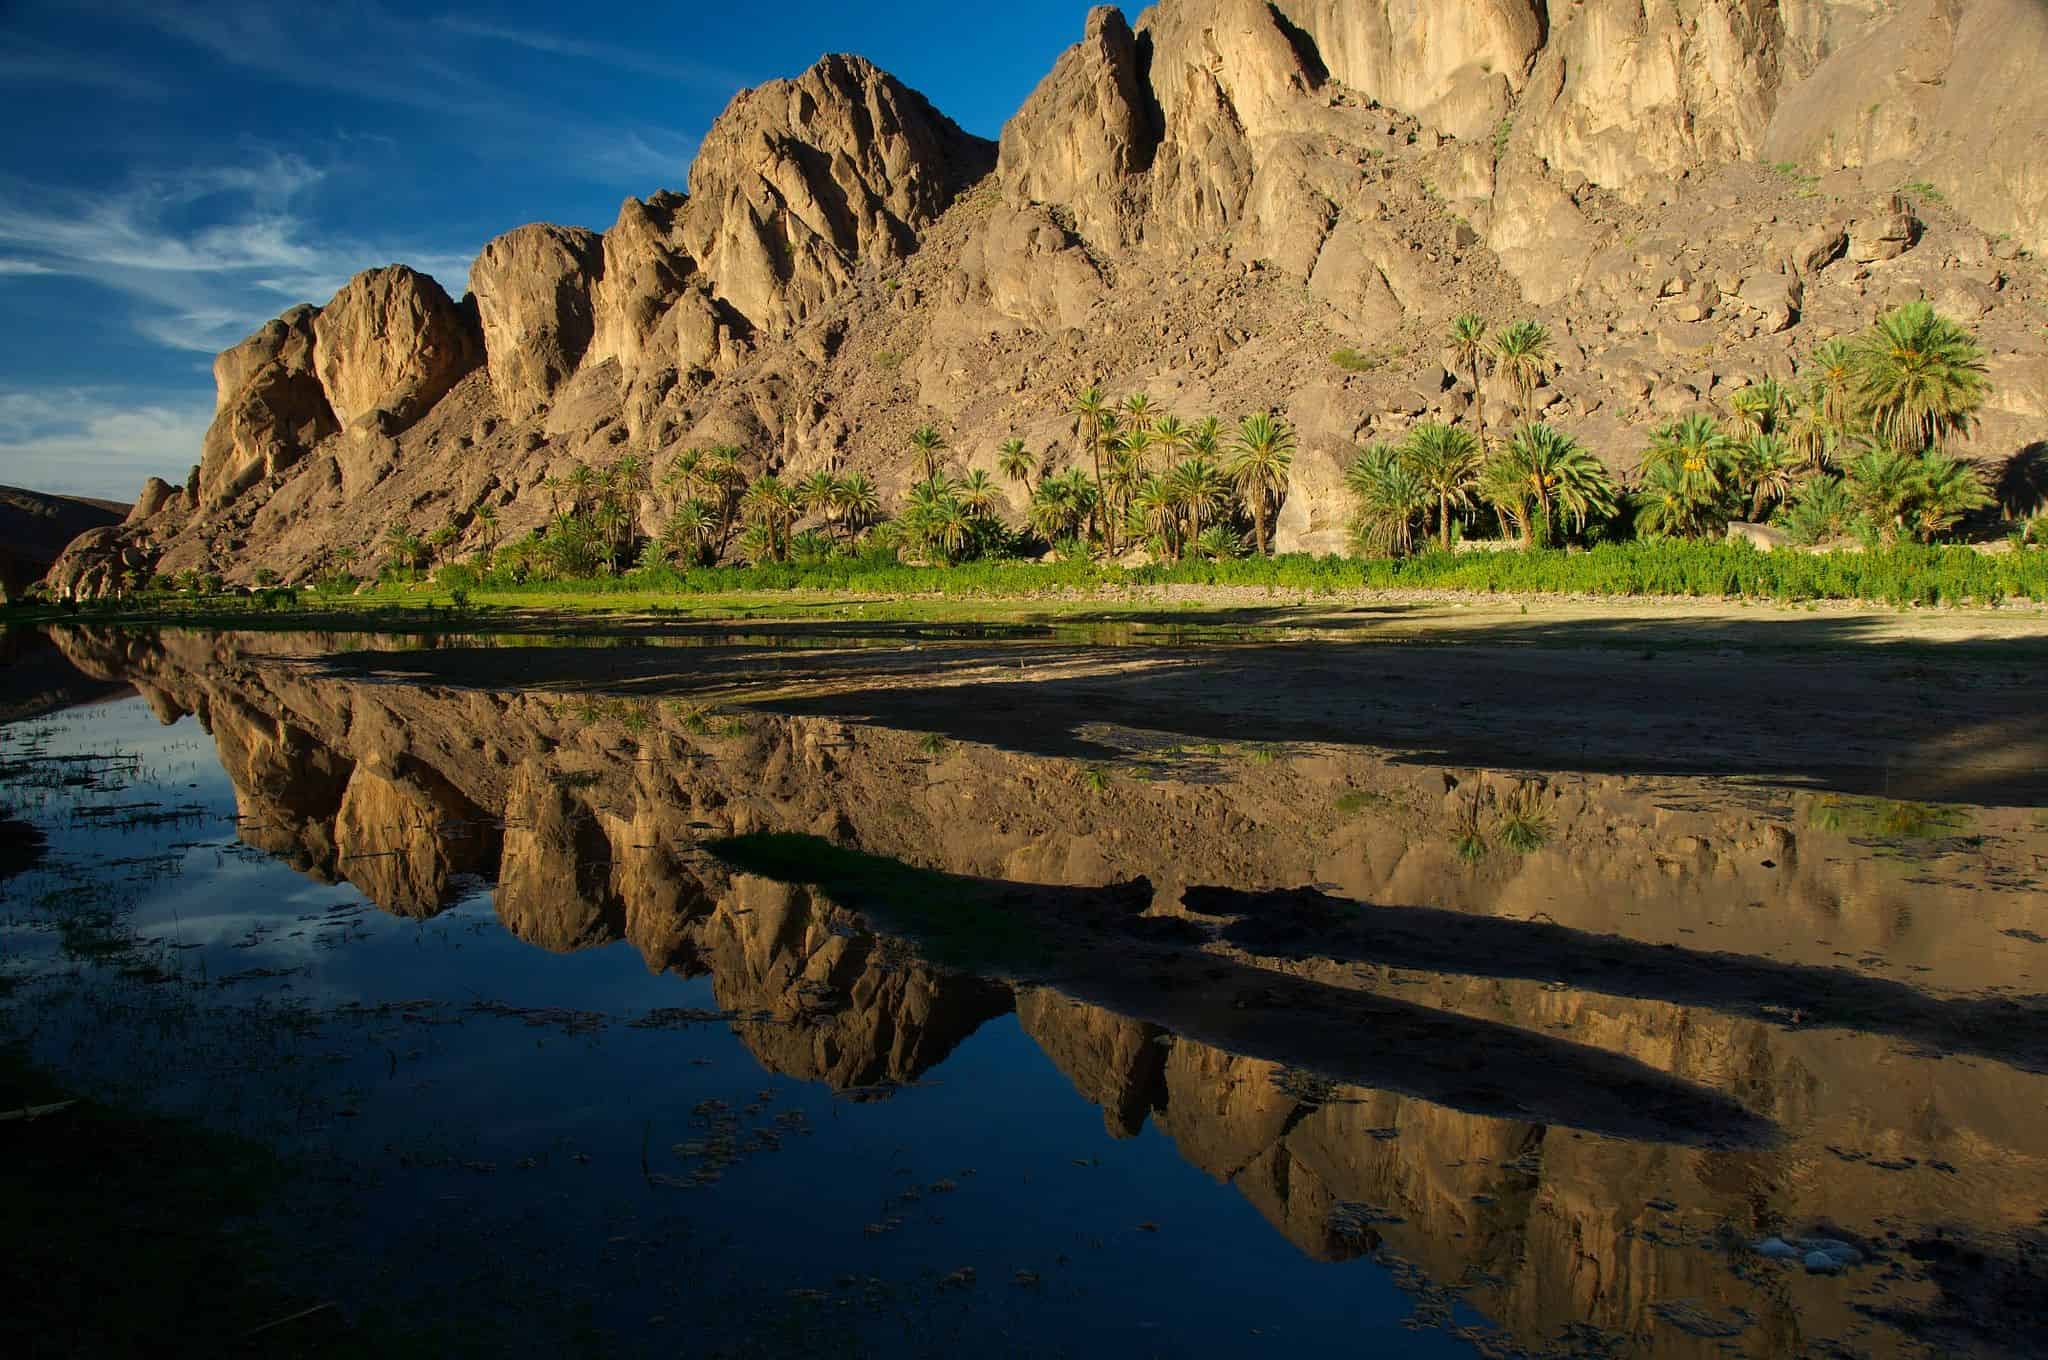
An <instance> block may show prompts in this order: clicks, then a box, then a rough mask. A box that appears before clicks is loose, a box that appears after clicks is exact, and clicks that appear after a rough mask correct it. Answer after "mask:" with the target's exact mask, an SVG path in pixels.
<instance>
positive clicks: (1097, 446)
mask: <svg viewBox="0 0 2048 1360" xmlns="http://www.w3.org/2000/svg"><path fill="white" fill-rule="evenodd" d="M1070 410H1071V412H1072V414H1073V417H1074V436H1075V437H1076V438H1077V439H1082V440H1085V441H1087V444H1088V456H1089V457H1090V458H1092V459H1093V460H1094V462H1095V494H1096V496H1097V497H1098V498H1100V497H1101V495H1102V425H1103V417H1105V416H1107V415H1109V413H1110V411H1109V403H1108V402H1106V401H1104V400H1103V398H1102V393H1101V391H1100V390H1099V389H1097V388H1093V387H1087V388H1083V389H1082V390H1081V394H1080V395H1079V396H1077V397H1075V398H1074V404H1073V406H1072V407H1071V408H1070Z"/></svg>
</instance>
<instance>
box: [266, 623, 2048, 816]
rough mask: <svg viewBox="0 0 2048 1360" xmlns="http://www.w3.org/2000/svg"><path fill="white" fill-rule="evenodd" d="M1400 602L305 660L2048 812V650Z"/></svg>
mask: <svg viewBox="0 0 2048 1360" xmlns="http://www.w3.org/2000/svg"><path fill="white" fill-rule="evenodd" d="M1401 612H1402V611H1400V610H1390V611H1389V612H1388V613H1386V614H1383V615H1375V616H1373V617H1372V621H1369V622H1367V623H1363V624H1358V625H1356V629H1355V631H1354V632H1352V633H1350V634H1347V635H1346V636H1349V637H1353V638H1356V639H1358V643H1357V645H1353V644H1352V643H1348V642H1328V641H1315V642H1304V641H1289V642H1277V643H1267V644H1263V645H1248V644H1244V643H1239V642H1230V641H1220V642H1217V643H1215V644H1213V645H1186V644H1184V643H1183V644H1175V645H1168V644H1162V643H1156V642H1153V641H1150V640H1148V639H1146V638H1145V635H1144V634H1143V633H1142V630H1140V632H1139V633H1138V634H1137V635H1136V636H1137V637H1138V638H1139V640H1138V641H1135V642H1133V643H1131V644H1129V645H1099V644H1090V643H1087V642H1073V641H1064V640H1036V641H1033V640H1027V639H1019V638H1016V637H1013V636H1006V637H1005V638H1003V639H1001V640H987V639H985V638H983V639H968V640H960V639H958V638H953V637H946V636H941V635H940V633H939V632H933V633H929V634H926V635H922V636H923V639H924V640H917V638H916V637H914V636H912V635H911V634H906V633H904V632H902V631H891V630H890V629H887V628H881V629H878V628H876V627H872V626H868V625H858V624H854V625H832V626H813V625H789V626H786V627H787V628H788V631H787V632H775V633H773V634H772V638H771V639H770V640H768V641H765V642H764V641H763V640H762V639H761V638H754V640H752V641H748V642H735V641H731V640H730V639H733V638H734V637H736V636H738V635H737V634H736V633H735V632H734V630H733V628H732V627H731V626H730V625H719V626H718V627H717V628H708V627H693V628H691V629H681V628H679V629H677V630H675V634H674V635H675V636H676V637H679V638H680V637H689V638H693V639H696V640H697V643H698V644H700V645H688V646H674V647H667V646H664V647H653V646H649V647H621V646H575V647H567V646H543V647H520V648H499V647H491V646H486V645H476V644H474V643H461V644H457V643H455V642H453V641H449V642H446V643H445V644H444V645H441V646H438V647H435V648H432V649H428V650H407V651H399V652H384V651H364V652H352V653H343V654H337V655H325V654H316V651H317V649H313V648H309V649H308V651H309V655H308V656H307V658H306V662H305V664H308V665H312V666H315V667H317V668H319V669H320V670H321V671H322V672H323V673H325V674H329V675H333V676H336V677H339V678H353V679H366V680H377V681H403V682H409V683H416V684H422V685H449V686H459V687H468V688H479V689H493V690H506V689H521V690H547V691H558V692H564V693H578V694H591V695H615V696H621V697H634V698H647V699H665V700H667V699H672V700H675V701H677V702H681V703H685V704H696V705H714V704H730V705H744V706H747V707H751V708H753V709H755V710H757V711H762V712H768V713H775V714H783V715H790V716H806V717H820V718H829V719H833V720H837V721H845V722H856V723H867V724H872V725H876V726H881V727H888V728H893V729H897V730H904V731H912V732H919V733H935V734H937V735H939V736H940V737H944V738H952V739H956V740H962V741H974V742H982V743H986V744H989V745H993V746H997V747H1001V748H1004V749H1008V750H1013V751H1018V752H1021V753H1024V754H1029V755H1037V756H1046V757H1060V758H1069V759H1075V760H1084V761H1111V760H1115V759H1116V758H1118V757H1119V755H1121V754H1122V753H1123V752H1124V751H1125V750H1127V749H1128V748H1129V747H1130V746H1131V745H1132V744H1133V743H1131V742H1127V741H1125V742H1120V741H1119V739H1118V731H1119V730H1120V729H1121V730H1123V731H1125V732H1134V733H1138V734H1142V735H1143V736H1144V738H1145V739H1146V740H1149V741H1156V739H1159V738H1164V739H1165V740H1167V741H1184V742H1199V743H1219V742H1260V743H1286V742H1322V743H1331V744H1336V745H1345V746H1357V747H1365V748H1370V749H1373V750H1376V751H1381V752H1384V753H1386V754H1387V756H1388V757H1389V758H1391V759H1393V760H1396V761H1401V762H1407V763H1415V764H1424V765H1441V766H1451V767H1470V766H1492V767H1499V768H1508V769H1523V770H1535V771H1546V770H1548V771H1576V772H1583V773H1597V774H1614V775H1664V776H1705V777H1727V778H1743V779H1753V780H1760V781H1765V782H1770V783H1777V784H1784V785H1792V786H1800V787H1807V788H1812V789H1816V790H1823V791H1832V792H1837V793H1846V794H1855V795H1868V796H1877V797H1888V798H1898V799H1923V800H1935V801H1952V802H1970V803H1987V804H2017V805H2027V806H2040V805H2048V724H2044V723H2042V722H2041V721H2040V718H2039V715H2040V713H2041V712H2042V711H2043V709H2044V708H2048V666H2043V665H2042V664H2041V663H2042V662H2043V661H2044V660H2048V640H2041V641H2037V640H2033V639H2030V638H2020V639H2004V640H1990V641H1985V640H1958V641H1932V640H1920V641H1916V642H1913V643H1909V644H1908V643H1896V642H1890V641H1882V640H1880V639H1881V638H1882V637H1883V636H1885V635H1884V634H1882V633H1881V631H1880V630H1881V628H1882V625H1883V620H1882V618H1881V617H1879V616H1872V615H1830V614H1822V613H1816V614H1814V615H1811V616H1803V615H1786V614H1783V613H1775V614H1768V615H1763V616H1760V617H1758V618H1756V619H1734V620H1731V619H1724V618H1715V619H1698V620H1686V619H1683V618H1678V619H1668V618H1667V619H1656V618H1640V617H1638V618H1612V619H1591V620H1587V619H1579V620H1551V621H1545V620H1543V619H1541V618H1532V619H1527V620H1520V619H1512V618H1510V619H1494V620H1487V621H1483V622H1475V623H1472V624H1469V625H1465V626H1463V627H1460V628H1458V629H1457V630H1456V631H1453V632H1446V631H1438V632H1429V631H1427V630H1426V629H1424V630H1421V631H1418V629H1417V628H1416V627H1411V626H1410V625H1409V624H1406V623H1404V622H1402V621H1401V619H1400V618H1399V617H1398V616H1399V614H1400V613H1401ZM941 631H944V630H941ZM1253 631H1254V632H1256V631H1257V630H1253ZM747 632H748V634H749V635H751V634H752V633H753V632H754V628H753V626H751V625H750V626H749V627H748V629H747ZM2043 636H2044V639H2048V633H2044V635H2043ZM906 637H910V638H911V640H904V639H905V638H906ZM818 643H824V644H825V646H823V647H819V646H816V645H813V644H818ZM799 644H804V645H799ZM1135 744H1137V745H1143V744H1145V742H1144V741H1140V742H1138V743H1135Z"/></svg>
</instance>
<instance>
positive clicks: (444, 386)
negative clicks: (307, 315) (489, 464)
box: [313, 265, 482, 434]
mask: <svg viewBox="0 0 2048 1360" xmlns="http://www.w3.org/2000/svg"><path fill="white" fill-rule="evenodd" d="M313 339H314V369H315V371H316V372H317V374H318V376H319V379H320V387H321V390H322V391H324V392H325V393H326V394H327V405H328V407H329V409H330V410H332V411H333V413H334V418H335V419H336V420H337V421H339V422H340V423H341V424H342V425H343V426H349V425H353V424H355V423H356V422H358V421H365V420H376V419H381V421H382V423H383V424H384V426H385V427H386V428H384V429H383V430H382V433H386V434H394V433H396V432H397V431H398V430H400V429H402V428H404V427H405V426H406V425H409V424H411V423H412V422H413V421H414V420H417V419H418V418H419V417H420V416H421V415H423V414H424V413H425V412H426V410H427V408H428V407H430V406H432V405H433V404H434V403H435V402H437V401H439V400H440V399H441V398H442V397H443V396H444V395H446V393H447V392H448V389H449V388H451V387H453V386H455V384H456V382H457V380H459V379H460V378H461V377H462V375H463V374H465V373H467V372H469V370H470V369H472V368H474V367H475V366H476V364H477V361H478V359H479V358H480V357H481V356H482V347H481V345H480V343H479V340H480V337H479V336H478V335H477V332H476V325H475V322H474V320H473V319H472V318H471V317H470V316H469V315H467V314H465V312H464V311H463V309H462V308H460V307H458V306H457V305H456V304H455V303H453V302H451V301H449V298H448V294H447V293H446V292H444V291H442V288H441V285H440V284H438V283H436V282H434V280H432V279H430V278H428V277H427V276H426V275H424V274H421V273H418V272H417V271H415V270H411V269H408V268H406V267H405V266H404V265H390V266H387V267H385V268H383V269H370V270H365V271H364V272H362V273H360V274H358V275H356V276H355V277H354V278H352V279H350V280H349V281H348V283H347V284H345V285H343V287H342V289H341V291H340V292H338V293H336V294H335V295H334V297H333V298H332V299H330V300H329V301H328V303H327V305H326V306H325V307H322V308H321V309H320V312H319V314H318V315H317V316H315V317H314V318H313ZM379 413H381V416H380V414H379Z"/></svg>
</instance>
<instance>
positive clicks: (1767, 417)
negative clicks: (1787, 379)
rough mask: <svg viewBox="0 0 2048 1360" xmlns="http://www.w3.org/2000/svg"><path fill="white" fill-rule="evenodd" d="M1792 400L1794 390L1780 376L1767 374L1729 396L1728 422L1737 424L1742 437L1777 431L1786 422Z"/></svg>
mask: <svg viewBox="0 0 2048 1360" xmlns="http://www.w3.org/2000/svg"><path fill="white" fill-rule="evenodd" d="M1791 404H1792V402H1791V394H1790V393H1788V392H1787V391H1786V390H1785V388H1784V387H1783V385H1782V384H1780V383H1779V382H1778V380H1777V379H1775V378H1764V379H1761V380H1759V381H1757V382H1753V383H1751V384H1749V386H1747V387H1745V388H1743V389H1742V390H1741V391H1739V392H1737V393H1736V394H1735V395H1734V396H1732V397H1730V398H1729V399H1728V412H1729V419H1728V423H1729V424H1731V425H1733V426H1734V427H1735V434H1736V437H1737V438H1739V439H1747V438H1749V437H1750V436H1752V435H1759V434H1777V433H1779V432H1780V430H1781V429H1782V428H1783V426H1784V422H1785V413H1786V410H1787V409H1788V408H1789V407H1790V406H1791Z"/></svg>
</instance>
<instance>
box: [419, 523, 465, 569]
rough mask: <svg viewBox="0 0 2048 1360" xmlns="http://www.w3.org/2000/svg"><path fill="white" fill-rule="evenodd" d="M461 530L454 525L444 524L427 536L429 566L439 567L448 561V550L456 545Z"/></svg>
mask: <svg viewBox="0 0 2048 1360" xmlns="http://www.w3.org/2000/svg"><path fill="white" fill-rule="evenodd" d="M460 534H461V530H459V529H457V528H456V527H455V526H454V525H453V524H443V525H441V526H440V527H439V528H437V529H435V530H434V532H432V533H430V534H428V535H427V549H428V552H429V554H430V557H429V559H428V565H430V566H439V565H440V564H441V563H442V562H443V561H445V560H446V559H447V556H448V549H449V548H451V547H453V546H454V545H455V540H456V539H457V538H458V537H459V536H460Z"/></svg>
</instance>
